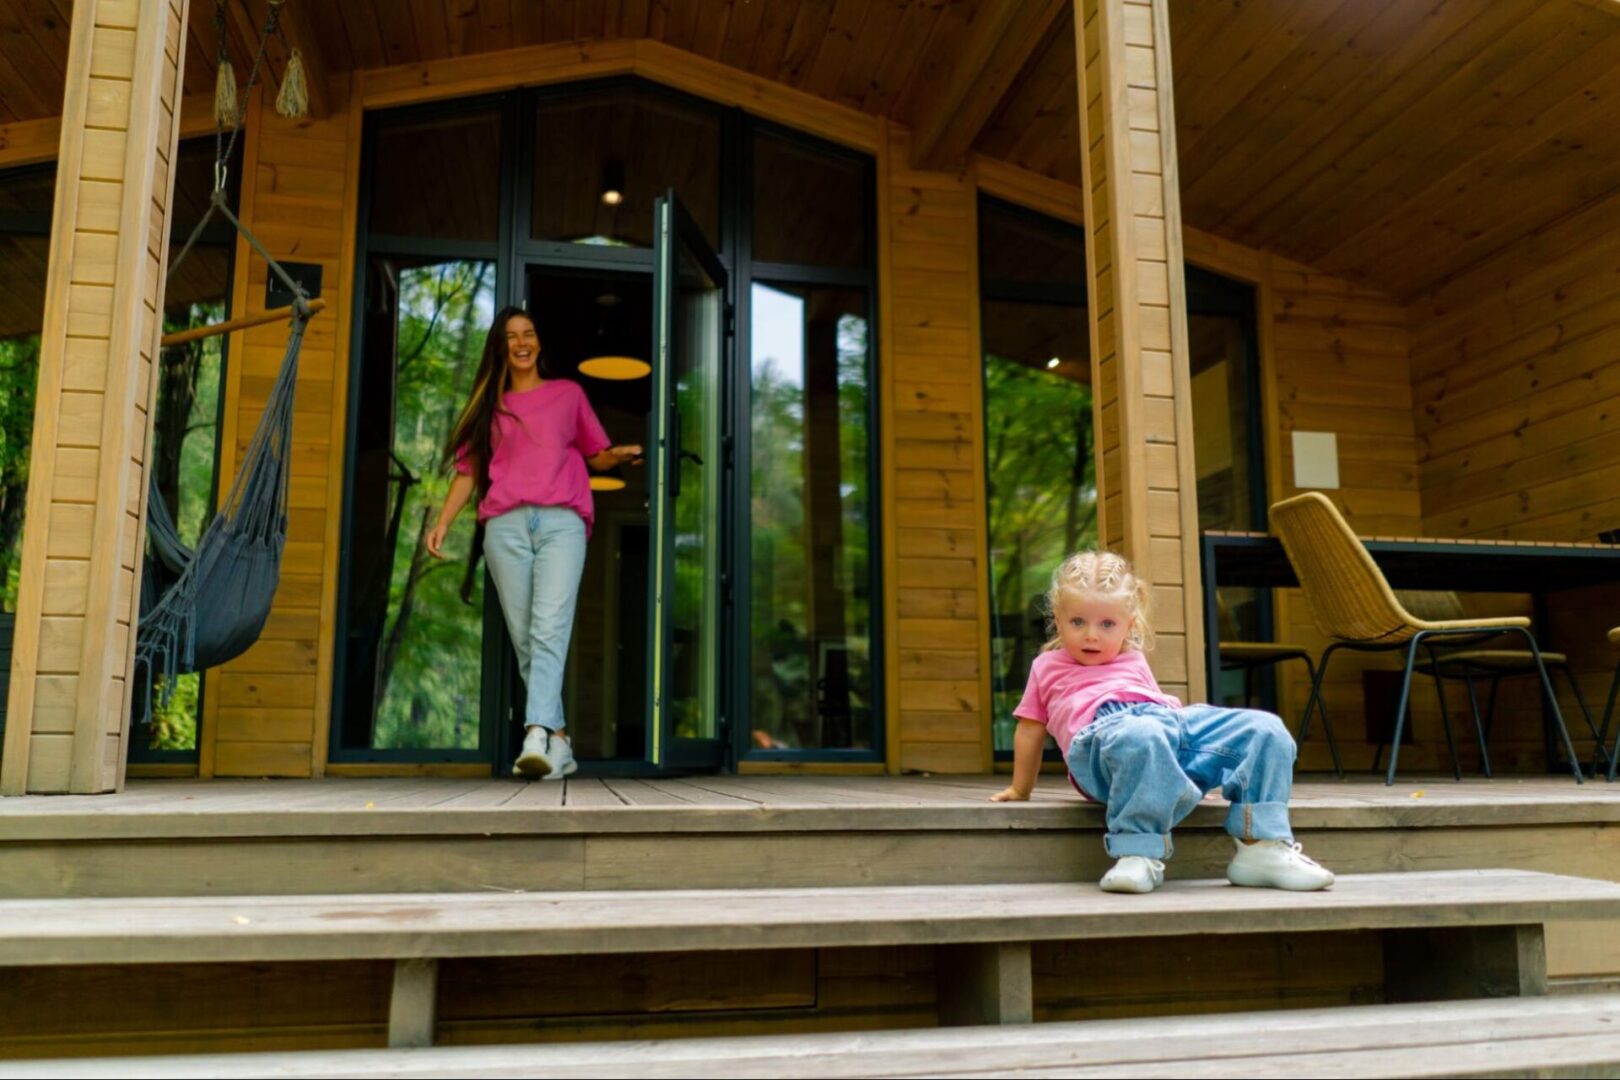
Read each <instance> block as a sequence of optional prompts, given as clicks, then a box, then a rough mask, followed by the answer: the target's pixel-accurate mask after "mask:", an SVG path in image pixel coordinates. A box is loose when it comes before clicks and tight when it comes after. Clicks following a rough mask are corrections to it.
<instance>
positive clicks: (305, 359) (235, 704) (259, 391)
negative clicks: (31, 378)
mask: <svg viewBox="0 0 1620 1080" xmlns="http://www.w3.org/2000/svg"><path fill="white" fill-rule="evenodd" d="M344 89H345V88H342V87H340V88H338V91H339V92H338V93H337V94H336V95H335V101H336V107H335V108H334V110H333V111H332V113H331V114H330V115H329V116H327V117H325V118H324V119H321V120H302V121H289V120H285V119H283V118H281V117H280V116H278V115H277V114H276V112H275V109H274V108H272V107H271V104H270V102H269V101H268V100H267V99H266V98H265V97H264V96H263V95H262V94H260V93H259V92H257V91H256V92H255V93H254V95H253V97H252V99H251V100H250V101H249V103H248V108H249V110H250V114H251V117H252V118H251V120H250V121H249V123H248V126H247V129H246V133H245V140H246V141H245V144H244V147H243V149H244V154H243V170H244V175H243V177H242V192H241V203H240V206H241V209H240V216H241V218H242V221H243V222H244V223H245V224H246V225H248V227H249V228H251V229H252V230H253V231H254V233H255V234H256V235H257V236H258V237H259V238H260V240H261V241H262V242H263V243H264V245H265V247H266V248H267V249H268V250H269V251H270V253H271V254H273V255H274V256H275V257H276V258H277V259H286V260H292V261H296V262H306V263H318V264H319V265H320V266H321V267H322V291H323V295H324V296H325V297H326V298H327V299H328V301H329V302H330V305H331V306H329V307H328V308H327V310H326V311H325V312H323V313H322V314H319V315H317V316H315V318H314V319H313V320H312V321H311V322H310V324H309V328H308V330H307V331H306V333H305V337H304V346H303V350H302V353H301V355H300V359H299V369H298V389H297V392H296V395H295V402H294V407H293V462H292V482H291V494H290V510H289V522H288V531H287V548H286V552H285V554H284V555H283V559H282V566H281V588H280V589H279V591H278V592H277V593H276V601H275V606H274V608H273V609H272V611H271V615H270V620H269V622H268V623H267V624H266V626H265V630H264V634H263V636H262V637H261V638H260V640H259V641H258V643H257V644H255V645H254V646H253V647H252V648H251V649H249V650H248V651H247V652H246V653H245V654H243V655H242V656H241V657H239V658H237V659H236V660H233V661H231V662H230V663H229V664H226V665H224V667H222V668H219V669H216V670H214V671H211V672H209V674H208V681H207V691H206V693H205V695H204V715H203V720H202V725H201V732H200V736H199V743H200V745H199V752H200V753H199V760H200V765H201V773H202V775H204V776H208V775H214V776H311V775H320V773H321V772H322V771H323V768H324V765H325V761H326V739H327V730H328V727H329V725H328V720H329V719H330V715H331V684H332V661H333V655H334V652H335V638H334V632H333V628H334V625H335V621H334V618H333V615H334V612H335V610H336V597H337V570H336V561H335V559H333V558H330V557H329V555H331V554H332V553H334V552H335V551H336V549H337V536H338V526H339V523H340V517H339V510H338V508H339V507H340V506H341V499H342V474H343V454H344V443H343V423H344V411H343V398H344V389H345V388H346V386H347V380H346V378H344V377H342V376H340V374H339V373H340V372H341V371H343V370H344V363H345V358H346V355H347V343H348V323H349V315H348V313H349V309H350V307H351V304H350V302H349V297H350V292H351V290H350V280H351V278H352V276H353V259H352V251H353V234H354V229H353V222H354V209H353V208H354V206H355V205H356V198H357V196H358V176H359V174H358V171H357V166H358V164H359V163H358V160H357V159H358V157H359V152H358V150H359V139H358V131H357V127H356V121H357V119H358V117H357V114H356V113H355V112H353V111H352V110H350V109H349V108H348V105H347V95H346V93H344V92H343V91H344ZM236 267H237V272H236V282H235V293H234V296H233V298H232V310H233V311H235V312H238V313H241V314H248V313H251V312H255V311H263V310H264V309H265V303H264V299H265V284H266V279H267V276H268V273H269V268H268V266H267V265H266V264H265V262H264V260H263V259H260V258H259V257H258V256H256V255H253V254H252V253H251V252H250V251H249V250H248V248H247V246H246V243H245V242H242V243H239V244H238V247H237V260H236ZM286 341H287V326H286V324H284V323H271V324H269V325H267V326H264V327H259V328H257V329H254V330H249V331H246V332H244V333H239V334H236V335H233V336H232V338H231V341H230V364H229V369H228V373H227V382H226V386H225V388H224V393H225V408H224V429H223V431H222V433H221V439H220V446H221V452H220V476H221V487H222V489H223V488H224V487H225V486H226V485H227V484H228V483H229V480H230V478H231V477H234V476H235V475H236V471H237V462H238V461H239V460H240V458H241V454H242V452H243V451H244V450H245V449H246V447H247V443H248V442H249V440H251V439H252V437H253V431H254V429H255V427H256V426H257V424H258V422H259V418H260V416H261V415H262V414H263V412H264V407H265V404H266V401H267V399H268V396H269V393H270V387H271V384H272V383H273V382H274V381H275V377H276V373H277V371H279V370H280V366H281V360H282V355H283V353H284V350H285V346H286Z"/></svg>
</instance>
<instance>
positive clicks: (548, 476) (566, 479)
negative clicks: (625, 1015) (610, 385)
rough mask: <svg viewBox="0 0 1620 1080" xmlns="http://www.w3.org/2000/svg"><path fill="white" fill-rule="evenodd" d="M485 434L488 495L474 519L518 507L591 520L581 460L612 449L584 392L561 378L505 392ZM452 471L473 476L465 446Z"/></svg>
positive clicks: (591, 505) (592, 509)
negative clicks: (561, 509) (562, 509)
mask: <svg viewBox="0 0 1620 1080" xmlns="http://www.w3.org/2000/svg"><path fill="white" fill-rule="evenodd" d="M501 404H502V406H503V408H501V409H497V410H496V412H495V425H494V430H492V431H491V432H490V436H489V438H490V445H491V446H492V448H493V450H492V453H491V454H490V460H489V493H488V494H487V495H485V496H484V498H483V501H481V502H480V503H479V504H478V520H479V521H488V520H489V519H490V518H494V517H500V516H501V515H502V514H504V513H507V512H508V511H510V510H516V509H517V508H518V507H520V506H566V507H568V508H569V509H570V510H573V511H574V512H575V513H577V514H578V515H579V516H580V517H581V518H583V519H584V521H585V533H586V535H587V536H588V535H590V531H591V524H592V523H593V522H594V521H595V520H596V505H595V503H594V502H593V501H592V499H591V476H590V469H588V468H587V467H586V465H585V459H586V458H588V457H592V456H594V455H596V454H600V453H601V452H602V451H603V450H606V449H607V448H608V447H609V446H611V445H612V443H611V441H610V440H609V439H608V437H607V432H605V431H603V430H602V422H601V421H600V420H598V419H597V418H596V413H595V412H594V411H592V409H591V403H590V401H588V400H587V399H586V397H585V391H584V390H582V389H580V387H579V384H578V383H573V382H569V381H568V380H566V379H547V380H546V381H545V382H543V383H541V384H540V385H539V386H536V387H532V388H531V389H528V390H522V391H518V392H516V393H507V394H506V395H505V397H504V398H503V399H502V401H501ZM456 471H457V472H459V473H461V474H462V475H463V476H468V475H471V474H472V463H471V462H469V461H468V460H467V450H466V447H462V448H461V449H460V450H458V451H456Z"/></svg>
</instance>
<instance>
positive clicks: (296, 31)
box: [226, 0, 332, 120]
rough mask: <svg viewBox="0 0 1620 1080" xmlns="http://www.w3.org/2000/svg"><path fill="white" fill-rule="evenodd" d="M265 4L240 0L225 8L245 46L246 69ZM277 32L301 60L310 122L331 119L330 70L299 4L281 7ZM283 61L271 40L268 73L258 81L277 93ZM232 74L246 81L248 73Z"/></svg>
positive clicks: (284, 70)
mask: <svg viewBox="0 0 1620 1080" xmlns="http://www.w3.org/2000/svg"><path fill="white" fill-rule="evenodd" d="M266 2H267V0H240V2H237V0H232V2H231V3H229V4H227V5H226V6H227V7H228V8H229V9H230V12H231V19H232V21H233V22H234V24H235V27H236V30H237V32H238V33H239V34H241V36H242V38H243V39H244V40H246V42H247V44H248V49H249V50H250V51H249V54H248V64H250V65H251V64H252V63H253V54H252V50H255V49H257V48H258V43H259V35H260V34H261V33H263V32H264V19H265V10H266ZM281 31H282V33H284V34H286V35H287V44H288V45H290V46H292V47H293V48H295V49H297V50H298V51H299V53H300V54H301V55H302V57H303V61H304V76H305V78H304V82H305V84H306V85H307V86H308V88H309V115H310V119H312V120H323V119H325V118H326V117H328V116H330V115H332V90H331V83H330V69H328V68H327V66H326V59H325V57H324V55H323V54H322V52H321V44H320V39H319V38H318V37H317V36H316V35H315V34H314V33H313V32H311V30H310V28H309V24H308V22H306V21H305V19H304V17H303V15H302V13H301V12H300V9H299V0H289V2H285V3H283V4H282V6H281ZM287 60H288V57H287V55H286V53H285V52H284V51H283V50H282V48H281V42H280V41H278V40H276V39H275V38H271V39H270V43H269V45H268V46H267V47H266V49H265V61H266V64H267V65H268V67H269V68H270V70H269V72H261V73H260V76H259V77H260V78H261V79H264V78H271V79H272V80H273V82H272V83H271V84H270V85H271V86H272V87H273V89H274V90H280V89H281V80H282V79H283V78H285V77H286V74H287ZM236 74H237V78H239V79H246V78H247V76H248V69H247V68H242V69H241V70H239V71H238V72H237V73H236ZM272 99H273V97H272Z"/></svg>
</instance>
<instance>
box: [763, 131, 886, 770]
mask: <svg viewBox="0 0 1620 1080" xmlns="http://www.w3.org/2000/svg"><path fill="white" fill-rule="evenodd" d="M750 145H751V148H752V157H751V160H750V166H751V167H750V175H751V177H752V188H751V199H750V202H751V204H752V213H751V214H750V215H749V225H750V232H749V241H750V243H749V265H750V267H751V274H750V282H749V291H748V313H749V314H748V318H749V334H748V357H749V361H748V363H749V367H748V390H749V403H750V404H749V419H748V423H749V474H748V490H749V497H748V501H749V516H748V523H749V530H748V533H747V534H746V535H747V549H746V550H747V552H748V555H749V581H750V590H749V607H750V614H749V622H748V625H749V630H750V633H749V635H748V637H749V641H748V661H747V664H746V670H747V672H748V679H749V688H748V689H749V692H748V699H749V711H750V716H751V720H752V732H751V735H750V740H749V746H748V751H747V752H748V753H749V754H750V755H752V756H756V757H771V756H776V755H778V754H780V753H782V752H784V751H786V752H789V753H795V754H797V753H803V752H805V751H810V752H815V753H822V754H857V755H860V756H863V757H869V758H872V759H874V760H875V759H878V758H880V757H881V748H880V742H879V729H878V709H877V704H876V683H877V680H878V676H877V671H878V668H877V665H876V658H875V643H876V642H877V640H878V638H877V633H876V627H875V625H874V619H875V612H876V604H875V603H874V596H875V594H876V590H875V578H876V567H875V566H874V560H873V551H874V539H875V536H876V532H877V523H876V521H875V520H874V518H873V512H872V508H873V494H874V487H875V485H874V483H873V474H872V469H873V464H874V456H873V445H874V434H873V432H874V420H875V414H874V408H875V405H876V394H875V392H874V388H875V383H874V381H873V372H872V366H873V356H874V355H875V349H876V342H875V340H874V339H873V333H872V327H873V320H872V316H873V307H874V300H873V290H874V286H875V279H874V274H873V269H874V268H873V263H872V247H873V245H872V239H871V231H872V230H871V223H872V213H873V208H872V191H873V169H872V163H871V161H870V159H868V158H865V157H862V156H859V155H855V154H849V153H844V152H840V151H838V150H835V149H833V148H831V147H829V146H827V145H826V144H825V143H821V142H819V141H816V140H810V139H806V138H802V137H799V136H797V135H793V134H790V133H787V132H784V131H781V130H779V129H776V128H772V127H768V126H765V125H757V126H755V127H754V129H753V131H752V136H751V139H750Z"/></svg>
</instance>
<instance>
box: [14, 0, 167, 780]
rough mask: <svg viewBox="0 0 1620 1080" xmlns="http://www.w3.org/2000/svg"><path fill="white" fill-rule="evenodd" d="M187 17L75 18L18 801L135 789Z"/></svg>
mask: <svg viewBox="0 0 1620 1080" xmlns="http://www.w3.org/2000/svg"><path fill="white" fill-rule="evenodd" d="M185 17H186V2H185V0H180V2H178V3H173V2H171V3H153V4H143V5H135V4H128V3H113V2H110V0H103V2H100V3H93V2H86V3H83V4H80V5H78V6H77V7H76V8H75V11H74V21H73V24H72V44H71V49H70V52H69V58H68V65H67V80H68V91H67V94H66V96H65V99H64V102H63V117H62V123H61V142H60V150H59V157H58V161H59V166H58V170H57V186H56V201H55V205H56V208H57V213H56V215H55V219H54V220H53V222H52V229H51V255H50V269H49V279H48V282H47V285H46V304H45V316H44V326H43V329H42V331H41V334H40V382H39V390H38V395H37V398H36V405H35V423H34V433H33V443H32V450H31V459H30V460H31V463H32V474H31V482H30V484H29V491H28V509H27V517H28V520H29V521H30V522H31V523H32V526H31V527H30V528H29V529H28V532H27V535H26V536H25V539H24V545H23V557H22V568H21V584H20V588H19V595H18V605H17V622H16V627H17V629H16V637H15V639H14V642H13V650H14V651H13V658H12V663H13V666H12V681H11V696H10V702H9V709H8V718H9V723H8V724H7V738H6V754H5V766H4V776H3V781H0V790H4V791H5V792H7V793H12V794H15V793H20V792H22V791H24V790H27V791H33V792H65V791H70V790H71V791H79V792H98V791H112V790H116V789H117V788H118V787H120V786H121V785H122V783H123V776H124V761H125V757H126V750H127V747H126V745H125V734H126V732H127V717H128V715H129V704H130V675H131V670H132V667H133V663H134V647H135V642H134V637H135V635H134V633H133V631H132V629H131V628H132V626H133V623H134V620H135V612H136V607H137V605H138V603H139V596H140V587H139V572H140V571H139V564H140V557H141V550H142V545H141V539H142V537H143V536H144V532H145V512H146V461H147V457H148V452H149V450H150V440H151V425H150V421H149V419H148V412H149V410H150V406H151V400H152V393H153V389H154V380H153V378H152V366H153V365H152V358H153V357H154V356H155V355H156V354H157V349H158V338H159V336H160V335H161V333H162V317H161V313H160V310H159V306H158V297H159V295H160V291H161V287H162V281H163V277H164V267H165V265H166V261H167V259H166V251H167V244H166V237H167V235H168V212H169V202H170V198H171V196H172V193H173V186H174V184H173V176H172V173H171V171H170V168H169V163H170V161H171V160H172V159H173V157H174V153H175V148H176V145H177V143H178V139H179V127H180V125H179V124H178V123H177V122H176V121H177V117H176V108H177V105H178V103H179V101H180V94H179V84H180V76H179V69H180V64H181V62H182V51H183V50H182V47H181V42H182V37H181V31H182V27H183V26H184V22H185Z"/></svg>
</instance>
